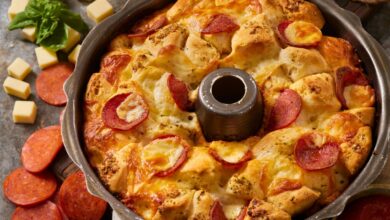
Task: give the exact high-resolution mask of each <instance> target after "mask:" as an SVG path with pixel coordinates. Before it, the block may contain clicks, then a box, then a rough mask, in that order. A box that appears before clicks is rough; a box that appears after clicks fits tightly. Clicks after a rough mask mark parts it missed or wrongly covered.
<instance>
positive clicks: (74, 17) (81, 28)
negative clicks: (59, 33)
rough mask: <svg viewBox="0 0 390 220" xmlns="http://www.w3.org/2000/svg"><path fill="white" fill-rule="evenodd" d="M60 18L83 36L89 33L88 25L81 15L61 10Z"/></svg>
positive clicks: (64, 9)
mask: <svg viewBox="0 0 390 220" xmlns="http://www.w3.org/2000/svg"><path fill="white" fill-rule="evenodd" d="M60 18H61V20H63V21H64V22H65V24H67V25H68V26H69V27H71V28H73V29H75V30H76V31H78V32H80V33H82V34H86V33H87V32H88V31H89V27H88V25H87V24H86V23H85V22H84V21H83V19H82V18H81V16H80V15H79V14H76V13H73V12H72V11H70V10H68V9H66V8H62V9H61V12H60Z"/></svg>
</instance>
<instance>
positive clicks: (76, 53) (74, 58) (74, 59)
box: [68, 44, 81, 63]
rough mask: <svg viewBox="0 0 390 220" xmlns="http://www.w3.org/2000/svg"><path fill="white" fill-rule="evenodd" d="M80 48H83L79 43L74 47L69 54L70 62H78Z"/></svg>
mask: <svg viewBox="0 0 390 220" xmlns="http://www.w3.org/2000/svg"><path fill="white" fill-rule="evenodd" d="M80 49H81V45H80V44H78V45H77V46H76V47H75V48H74V49H73V51H72V52H71V53H70V54H69V56H68V60H69V61H70V62H72V63H76V62H77V57H79V53H80Z"/></svg>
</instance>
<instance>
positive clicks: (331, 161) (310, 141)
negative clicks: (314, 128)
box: [294, 133, 340, 171]
mask: <svg viewBox="0 0 390 220" xmlns="http://www.w3.org/2000/svg"><path fill="white" fill-rule="evenodd" d="M318 140H321V142H322V141H323V137H321V136H318V134H314V133H311V134H305V135H303V136H302V137H301V138H300V139H299V140H298V141H297V143H296V145H295V148H294V156H295V160H296V162H297V164H298V165H299V166H300V167H301V168H303V169H305V170H309V171H312V170H322V169H325V168H328V167H331V166H333V165H335V164H336V162H337V159H338V157H339V151H340V150H339V145H338V143H336V142H335V141H326V142H325V143H321V144H318V143H316V141H318ZM319 145H320V146H319Z"/></svg>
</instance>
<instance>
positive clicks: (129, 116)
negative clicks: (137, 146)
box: [102, 92, 149, 131]
mask: <svg viewBox="0 0 390 220" xmlns="http://www.w3.org/2000/svg"><path fill="white" fill-rule="evenodd" d="M148 115H149V107H148V105H147V104H146V102H145V100H144V98H142V96H140V95H138V94H137V93H135V92H129V93H123V94H118V95H115V96H114V97H112V98H111V99H109V100H108V101H107V102H106V104H105V105H104V107H103V113H102V118H103V122H104V124H105V125H106V126H108V127H110V128H114V129H118V130H124V131H125V130H130V129H132V128H134V127H136V126H137V125H139V124H141V123H142V122H143V121H144V120H145V119H146V118H147V117H148Z"/></svg>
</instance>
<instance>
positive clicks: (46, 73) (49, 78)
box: [35, 63, 74, 106]
mask: <svg viewBox="0 0 390 220" xmlns="http://www.w3.org/2000/svg"><path fill="white" fill-rule="evenodd" d="M73 69H74V66H73V65H72V64H68V63H59V64H55V65H53V66H50V67H48V68H47V69H45V70H43V71H42V72H41V73H40V74H39V75H38V77H37V79H36V81H35V86H36V89H37V95H38V96H39V98H41V99H42V100H43V101H44V102H46V103H47V104H50V105H55V106H60V105H65V104H66V102H67V98H66V95H65V92H64V89H63V87H64V83H65V81H66V80H67V79H68V78H69V76H70V75H71V74H72V72H73Z"/></svg>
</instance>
